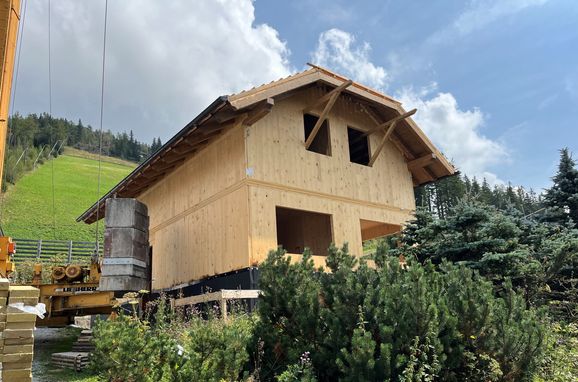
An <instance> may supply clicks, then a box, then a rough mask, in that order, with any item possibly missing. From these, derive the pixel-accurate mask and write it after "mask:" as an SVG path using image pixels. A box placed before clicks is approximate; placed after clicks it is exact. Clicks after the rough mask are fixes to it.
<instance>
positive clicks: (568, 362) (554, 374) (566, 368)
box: [534, 323, 578, 382]
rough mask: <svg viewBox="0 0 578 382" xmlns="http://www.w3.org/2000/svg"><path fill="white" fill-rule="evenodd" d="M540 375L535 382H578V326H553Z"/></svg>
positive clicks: (555, 324)
mask: <svg viewBox="0 0 578 382" xmlns="http://www.w3.org/2000/svg"><path fill="white" fill-rule="evenodd" d="M538 374H539V375H538V376H537V377H536V378H535V379H534V382H566V381H578V324H575V323H574V324H559V323H554V324H553V325H552V331H551V336H550V337H549V339H548V346H547V349H546V355H545V357H544V359H543V361H542V363H541V365H540V369H539V373H538Z"/></svg>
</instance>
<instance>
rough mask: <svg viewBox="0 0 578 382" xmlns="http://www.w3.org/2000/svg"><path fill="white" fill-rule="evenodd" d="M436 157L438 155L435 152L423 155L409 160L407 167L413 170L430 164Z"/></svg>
mask: <svg viewBox="0 0 578 382" xmlns="http://www.w3.org/2000/svg"><path fill="white" fill-rule="evenodd" d="M436 158H437V156H436V155H435V154H433V153H431V154H427V155H424V156H422V157H419V158H417V159H414V160H412V161H409V162H407V168H409V171H413V170H415V169H416V168H423V167H425V166H427V165H428V164H430V163H431V162H432V161H433V160H434V159H436Z"/></svg>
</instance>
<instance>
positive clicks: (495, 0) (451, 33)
mask: <svg viewBox="0 0 578 382" xmlns="http://www.w3.org/2000/svg"><path fill="white" fill-rule="evenodd" d="M546 2H548V0H474V1H471V2H470V4H469V5H468V6H467V7H466V8H465V9H464V11H463V12H461V13H460V14H459V16H458V17H456V19H455V20H454V21H453V23H451V24H449V25H448V26H447V27H446V28H443V29H441V30H439V31H437V32H436V33H434V34H433V35H432V36H431V37H430V38H429V39H428V42H434V43H436V42H446V41H451V40H453V39H454V38H455V37H458V36H465V35H468V34H470V33H473V32H475V31H477V30H480V29H482V28H484V27H486V26H487V25H489V24H491V23H494V22H496V21H498V20H500V19H502V18H504V17H507V16H510V15H514V14H516V13H518V12H521V11H523V10H525V9H527V8H530V7H535V6H541V5H544V4H545V3H546Z"/></svg>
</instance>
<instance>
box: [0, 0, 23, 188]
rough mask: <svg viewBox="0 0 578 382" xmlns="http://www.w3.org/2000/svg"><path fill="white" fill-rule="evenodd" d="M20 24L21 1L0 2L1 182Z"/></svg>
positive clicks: (3, 0) (2, 0)
mask: <svg viewBox="0 0 578 382" xmlns="http://www.w3.org/2000/svg"><path fill="white" fill-rule="evenodd" d="M19 22H20V0H1V2H0V59H1V61H0V62H1V63H2V70H1V72H0V76H1V77H0V180H1V179H3V173H4V157H5V154H6V135H7V132H8V117H9V116H8V113H9V110H10V92H11V89H12V77H13V76H12V75H13V73H14V57H15V56H16V42H17V40H18V24H19Z"/></svg>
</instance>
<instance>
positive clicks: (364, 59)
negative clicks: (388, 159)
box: [312, 29, 508, 184]
mask: <svg viewBox="0 0 578 382" xmlns="http://www.w3.org/2000/svg"><path fill="white" fill-rule="evenodd" d="M370 50H371V47H370V46H369V44H368V43H367V42H363V43H361V44H356V42H355V39H354V37H353V36H352V35H351V34H349V33H347V32H344V31H341V30H338V29H330V30H328V31H326V32H323V33H322V34H321V36H320V37H319V44H318V46H317V50H316V51H315V52H314V53H313V54H312V57H313V59H314V60H315V62H317V63H318V64H320V65H324V66H328V67H329V68H330V69H333V70H335V71H337V72H340V73H343V74H346V75H349V76H351V77H352V78H353V79H355V80H356V81H359V82H361V83H363V84H365V85H368V86H372V87H375V88H378V89H379V88H383V86H384V85H385V83H386V79H387V71H386V69H385V68H383V67H381V66H377V65H375V64H373V63H372V62H371V58H370ZM436 92H437V84H435V83H432V84H431V85H430V86H427V87H424V88H422V89H420V90H419V91H415V90H414V89H413V88H411V87H409V88H405V89H402V91H400V92H398V93H397V94H396V96H397V98H399V99H400V101H402V102H403V104H404V106H405V108H406V109H407V110H409V109H411V108H414V107H415V108H417V109H418V113H416V115H415V120H416V121H417V122H418V124H419V125H420V127H421V128H422V129H423V130H424V131H425V133H426V134H427V135H428V137H430V139H431V140H432V141H433V142H434V144H435V145H436V146H437V147H439V148H440V149H441V150H442V151H443V152H444V154H445V155H446V156H447V157H448V158H449V159H450V160H452V161H453V162H454V163H455V164H456V166H457V167H458V168H459V169H460V170H461V171H462V172H463V173H465V174H467V175H468V176H476V177H478V178H486V179H487V180H488V182H490V183H491V184H497V183H501V182H502V181H501V180H500V179H499V178H498V177H497V176H496V175H495V174H494V173H493V172H491V171H490V170H491V167H492V166H495V165H497V164H500V163H501V162H503V161H504V160H506V159H507V158H508V155H507V151H506V149H505V148H504V147H503V146H502V145H501V144H500V143H498V142H496V141H493V140H491V139H489V138H487V137H485V136H484V135H482V134H481V133H480V130H481V128H482V127H483V125H484V122H485V119H484V114H483V113H482V111H481V110H479V109H473V110H462V109H460V108H459V106H458V103H457V101H456V99H455V97H454V96H453V95H452V94H451V93H437V94H435V93H436Z"/></svg>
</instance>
